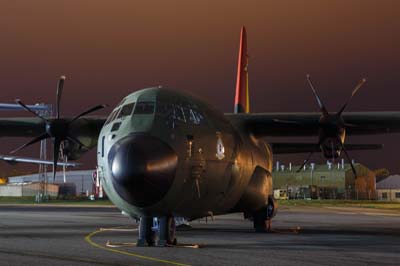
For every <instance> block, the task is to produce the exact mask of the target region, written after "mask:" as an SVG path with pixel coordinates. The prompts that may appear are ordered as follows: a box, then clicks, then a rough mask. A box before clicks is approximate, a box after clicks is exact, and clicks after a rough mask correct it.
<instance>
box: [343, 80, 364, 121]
mask: <svg viewBox="0 0 400 266" xmlns="http://www.w3.org/2000/svg"><path fill="white" fill-rule="evenodd" d="M366 81H367V80H366V79H365V78H363V79H362V80H360V81H359V82H358V84H357V86H356V87H355V88H354V90H353V92H352V93H351V95H350V97H349V98H348V99H347V101H346V102H345V103H344V105H343V106H342V108H341V109H340V110H339V112H338V113H337V115H338V116H340V115H341V114H342V113H343V111H344V109H346V107H347V105H348V104H349V103H350V101H351V99H352V98H353V96H354V95H356V93H357V91H358V90H359V89H360V88H361V87H362V85H364V83H365V82H366Z"/></svg>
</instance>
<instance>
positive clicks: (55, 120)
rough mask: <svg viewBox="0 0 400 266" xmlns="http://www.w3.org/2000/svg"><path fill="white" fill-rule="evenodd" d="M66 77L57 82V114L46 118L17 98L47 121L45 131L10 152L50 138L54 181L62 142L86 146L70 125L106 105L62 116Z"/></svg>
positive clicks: (18, 100)
mask: <svg viewBox="0 0 400 266" xmlns="http://www.w3.org/2000/svg"><path fill="white" fill-rule="evenodd" d="M65 79H66V77H65V76H61V77H60V79H59V80H58V83H57V92H56V116H55V117H52V118H44V117H43V116H41V115H39V114H37V113H36V112H34V111H33V110H31V109H30V108H29V107H28V106H26V105H25V104H24V103H23V102H22V101H21V100H20V99H17V100H16V103H18V104H19V105H20V106H21V107H22V108H24V109H25V110H26V111H28V112H30V113H32V114H33V115H35V116H36V117H38V118H40V119H41V120H43V122H44V123H45V133H43V134H41V135H39V136H37V137H35V138H33V139H32V140H31V141H29V142H27V143H25V144H23V145H21V146H20V147H18V148H16V149H15V150H13V151H11V152H10V153H16V152H17V151H20V150H22V149H24V148H26V147H28V146H30V145H32V144H34V143H37V142H39V141H42V140H45V139H48V138H50V139H51V140H52V142H53V182H54V181H55V179H56V169H57V163H58V159H59V157H60V151H63V150H62V148H61V144H62V143H63V142H64V141H66V140H67V141H71V142H73V143H75V144H77V145H79V146H81V147H86V146H85V145H84V144H83V143H82V142H80V141H79V140H78V139H77V138H76V137H74V136H72V135H71V134H69V128H70V126H71V125H72V124H73V123H74V122H75V121H76V120H78V119H79V118H81V117H82V116H84V115H87V114H89V113H92V112H94V111H97V110H99V109H102V108H104V107H106V105H104V104H100V105H96V106H94V107H92V108H90V109H88V110H86V111H84V112H82V113H80V114H79V115H77V116H75V117H73V118H72V119H69V118H61V112H60V107H61V98H62V97H61V96H62V92H63V88H64V82H65Z"/></svg>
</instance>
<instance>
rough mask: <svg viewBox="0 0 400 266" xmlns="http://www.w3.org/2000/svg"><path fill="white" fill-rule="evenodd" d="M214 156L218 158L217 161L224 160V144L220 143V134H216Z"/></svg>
mask: <svg viewBox="0 0 400 266" xmlns="http://www.w3.org/2000/svg"><path fill="white" fill-rule="evenodd" d="M215 156H216V157H217V158H218V160H222V159H224V158H225V147H224V143H223V142H222V136H221V132H217V153H216V154H215Z"/></svg>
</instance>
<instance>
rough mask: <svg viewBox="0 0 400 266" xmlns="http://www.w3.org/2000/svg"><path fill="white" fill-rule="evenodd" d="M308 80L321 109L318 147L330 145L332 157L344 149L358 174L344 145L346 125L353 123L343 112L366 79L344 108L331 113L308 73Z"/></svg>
mask: <svg viewBox="0 0 400 266" xmlns="http://www.w3.org/2000/svg"><path fill="white" fill-rule="evenodd" d="M307 82H308V84H309V86H310V88H311V90H312V92H313V94H314V97H315V100H316V101H317V104H318V107H319V108H320V111H321V117H320V119H319V140H318V144H317V145H316V147H317V149H318V148H321V149H322V150H324V149H325V148H326V147H329V148H330V149H331V154H332V159H334V158H335V157H337V156H339V155H340V151H343V152H344V154H345V156H346V158H347V160H348V161H349V162H350V165H351V169H352V171H353V173H354V176H357V173H356V169H355V168H354V165H353V163H352V161H351V159H350V156H349V154H348V153H347V150H346V148H345V146H344V141H345V135H346V127H351V126H352V125H348V124H346V123H345V122H344V120H343V117H342V113H343V111H344V110H345V109H346V107H347V106H348V104H349V103H350V101H351V99H352V98H353V97H354V95H355V94H356V93H357V91H358V90H359V89H360V88H361V87H362V85H364V83H365V82H366V79H365V78H363V79H361V80H360V81H359V82H358V84H357V86H356V87H355V88H354V89H353V92H352V93H351V95H350V97H349V98H348V99H347V101H346V102H345V103H344V105H343V106H342V108H340V110H339V111H338V112H337V113H335V114H331V113H329V112H328V110H327V109H326V107H325V105H324V104H323V102H322V100H321V98H320V97H319V96H318V93H317V91H316V90H315V87H314V84H313V82H312V81H311V77H310V75H307ZM316 151H317V150H314V151H312V152H311V153H310V154H309V155H308V157H307V159H306V160H305V161H304V162H303V164H302V165H301V166H300V168H299V169H298V170H297V172H299V171H300V170H301V169H302V168H303V167H304V166H305V165H306V164H307V162H308V161H309V160H310V158H311V156H312V155H313V153H314V152H316Z"/></svg>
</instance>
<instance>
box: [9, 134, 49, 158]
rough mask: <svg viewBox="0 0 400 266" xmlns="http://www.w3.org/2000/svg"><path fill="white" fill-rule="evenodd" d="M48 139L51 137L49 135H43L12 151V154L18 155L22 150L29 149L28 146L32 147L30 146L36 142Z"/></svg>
mask: <svg viewBox="0 0 400 266" xmlns="http://www.w3.org/2000/svg"><path fill="white" fill-rule="evenodd" d="M48 137H49V135H48V134H47V133H43V134H42V135H40V136H37V137H36V138H34V139H32V140H31V141H29V142H27V143H25V144H24V145H22V146H20V147H18V148H16V149H15V150H12V151H11V152H10V153H11V154H13V153H16V152H17V151H20V150H22V149H24V148H26V147H28V146H30V145H32V144H34V143H36V142H39V141H41V140H44V139H46V138H48Z"/></svg>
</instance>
